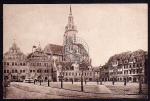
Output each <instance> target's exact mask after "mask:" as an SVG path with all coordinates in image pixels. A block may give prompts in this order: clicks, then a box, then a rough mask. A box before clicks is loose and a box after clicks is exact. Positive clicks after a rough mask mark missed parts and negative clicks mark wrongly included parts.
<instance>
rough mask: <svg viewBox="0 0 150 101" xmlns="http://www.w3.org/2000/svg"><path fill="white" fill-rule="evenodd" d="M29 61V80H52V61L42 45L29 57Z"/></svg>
mask: <svg viewBox="0 0 150 101" xmlns="http://www.w3.org/2000/svg"><path fill="white" fill-rule="evenodd" d="M27 61H28V65H27V67H28V69H29V72H28V74H27V76H26V77H27V78H28V77H31V78H32V79H36V80H40V79H42V80H44V81H47V80H48V79H51V76H52V73H51V71H52V59H51V58H49V57H48V55H47V54H45V53H44V51H43V50H42V48H41V46H40V45H39V47H38V48H36V49H35V51H34V52H33V53H31V54H29V55H28V57H27Z"/></svg>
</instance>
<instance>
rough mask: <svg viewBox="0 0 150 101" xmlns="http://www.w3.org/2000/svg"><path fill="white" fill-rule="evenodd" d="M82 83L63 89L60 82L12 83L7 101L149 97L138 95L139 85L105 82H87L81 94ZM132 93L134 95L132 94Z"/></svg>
mask: <svg viewBox="0 0 150 101" xmlns="http://www.w3.org/2000/svg"><path fill="white" fill-rule="evenodd" d="M80 85H81V83H80V82H74V84H72V83H71V82H64V83H63V89H61V88H60V82H50V87H48V83H47V82H42V83H41V85H40V83H39V82H36V84H35V85H34V84H33V83H30V84H29V83H23V82H11V86H10V87H6V91H7V92H6V98H7V99H60V98H66V99H68V98H71V99H89V98H100V99H111V98H115V99H116V98H138V99H139V98H147V95H144V94H142V95H138V83H128V84H127V86H126V87H124V85H123V83H122V82H116V83H115V85H112V83H111V82H103V85H97V83H96V82H87V84H84V91H83V92H81V86H80ZM124 88H125V93H124ZM131 93H132V94H131Z"/></svg>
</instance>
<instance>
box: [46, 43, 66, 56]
mask: <svg viewBox="0 0 150 101" xmlns="http://www.w3.org/2000/svg"><path fill="white" fill-rule="evenodd" d="M62 50H63V46H61V45H55V44H48V45H47V46H46V47H45V48H44V52H45V53H46V54H51V53H52V54H62Z"/></svg>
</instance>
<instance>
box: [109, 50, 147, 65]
mask: <svg viewBox="0 0 150 101" xmlns="http://www.w3.org/2000/svg"><path fill="white" fill-rule="evenodd" d="M143 54H146V52H145V51H143V50H140V49H139V50H137V51H133V52H131V51H128V52H122V53H120V54H115V55H113V56H111V57H110V58H109V60H108V62H107V63H106V65H108V64H110V63H111V61H113V60H120V61H123V60H125V59H127V60H129V59H131V58H132V59H133V58H140V56H141V55H143Z"/></svg>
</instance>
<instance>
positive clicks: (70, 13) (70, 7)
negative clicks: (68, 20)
mask: <svg viewBox="0 0 150 101" xmlns="http://www.w3.org/2000/svg"><path fill="white" fill-rule="evenodd" d="M70 15H72V11H71V5H70Z"/></svg>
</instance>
